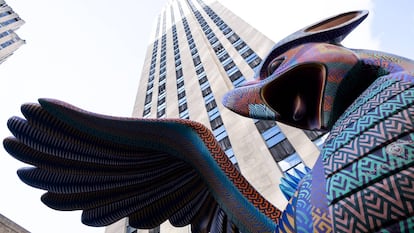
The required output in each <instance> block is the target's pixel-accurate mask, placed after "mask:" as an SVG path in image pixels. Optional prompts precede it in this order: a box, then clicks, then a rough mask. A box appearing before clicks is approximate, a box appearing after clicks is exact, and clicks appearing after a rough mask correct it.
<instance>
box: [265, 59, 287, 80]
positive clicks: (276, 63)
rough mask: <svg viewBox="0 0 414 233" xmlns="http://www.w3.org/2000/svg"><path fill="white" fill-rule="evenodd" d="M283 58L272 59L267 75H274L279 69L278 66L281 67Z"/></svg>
mask: <svg viewBox="0 0 414 233" xmlns="http://www.w3.org/2000/svg"><path fill="white" fill-rule="evenodd" d="M283 60H284V59H283V58H276V59H274V60H273V61H271V62H270V64H269V65H268V66H267V76H270V75H272V74H273V73H274V72H275V71H276V70H277V68H279V66H280V64H282V62H283Z"/></svg>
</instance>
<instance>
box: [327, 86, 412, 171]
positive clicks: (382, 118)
mask: <svg viewBox="0 0 414 233" xmlns="http://www.w3.org/2000/svg"><path fill="white" fill-rule="evenodd" d="M413 103H414V90H413V89H409V90H407V91H405V92H403V93H402V94H401V95H398V96H395V97H394V98H393V99H391V100H388V101H387V102H386V103H384V104H382V105H380V106H378V107H376V108H374V109H372V110H371V111H370V112H368V113H367V114H366V115H364V116H361V117H360V118H359V119H358V120H357V121H356V122H353V123H351V124H350V125H348V127H347V128H346V129H344V130H343V131H342V132H341V133H340V134H339V135H338V136H337V137H335V138H334V139H333V140H331V141H330V142H329V144H327V145H326V148H335V150H336V151H335V152H333V153H332V154H328V153H326V152H325V151H324V152H323V155H324V158H323V159H324V164H325V168H326V170H325V174H326V176H328V177H329V176H330V175H331V173H332V172H334V171H337V170H338V169H341V168H342V167H343V166H346V165H348V164H350V163H351V162H352V161H354V160H356V159H358V158H359V157H360V156H362V155H365V154H367V153H368V152H370V151H371V150H372V149H373V147H376V146H377V145H382V144H383V143H386V142H387V141H388V140H391V139H393V138H395V137H398V136H399V135H400V134H402V133H405V132H409V131H411V130H412V129H413V127H414V126H413V122H412V120H413V119H412V118H411V116H412V114H413V112H414V107H413V106H412V104H413ZM407 108H408V109H407Z"/></svg>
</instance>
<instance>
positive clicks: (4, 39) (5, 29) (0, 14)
mask: <svg viewBox="0 0 414 233" xmlns="http://www.w3.org/2000/svg"><path fill="white" fill-rule="evenodd" d="M22 24H24V21H23V20H22V19H21V18H20V17H19V16H18V15H17V14H16V13H15V12H14V11H13V9H12V8H11V7H10V6H8V5H7V4H6V2H5V1H4V0H0V63H3V62H4V61H5V60H6V59H7V58H8V57H9V56H11V55H12V54H13V52H14V51H16V50H17V49H18V48H19V47H20V46H21V45H23V44H24V43H25V42H24V40H22V39H20V37H19V36H18V35H17V34H16V33H15V32H14V31H15V30H17V29H18V28H19V27H20V26H21V25H22Z"/></svg>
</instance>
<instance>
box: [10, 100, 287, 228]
mask: <svg viewBox="0 0 414 233" xmlns="http://www.w3.org/2000/svg"><path fill="white" fill-rule="evenodd" d="M39 102H40V105H39V104H25V105H23V106H22V113H23V114H24V117H25V118H26V119H22V118H19V117H13V118H11V119H10V120H9V122H8V126H9V128H10V130H11V132H12V133H13V135H14V137H10V138H7V139H5V140H4V146H5V148H6V149H7V151H8V152H9V153H10V154H11V155H13V156H14V157H16V158H17V159H19V160H21V161H23V162H25V163H28V164H31V165H33V167H30V168H23V169H20V170H19V171H18V175H19V177H20V178H21V179H22V180H23V181H24V182H25V183H27V184H29V185H31V186H34V187H36V188H40V189H45V190H47V191H48V192H47V193H45V194H44V195H43V196H42V201H43V202H44V203H45V204H46V205H47V206H49V207H51V208H54V209H57V210H83V213H82V222H83V223H85V224H87V225H91V226H103V225H108V224H111V223H113V222H115V221H117V220H119V219H121V218H124V217H129V223H130V225H131V226H134V227H137V228H153V227H155V226H157V225H159V224H160V223H162V222H164V221H166V220H167V219H169V221H170V222H171V223H172V224H173V225H175V226H185V225H188V224H191V225H192V231H193V232H207V231H216V230H218V231H221V230H220V229H222V230H224V229H227V231H230V232H238V230H239V228H241V229H242V231H244V232H247V231H252V232H254V231H256V230H259V229H265V230H272V229H274V226H275V220H276V221H277V219H278V216H280V211H279V210H277V209H276V208H275V207H274V206H272V205H271V204H269V203H268V202H266V201H265V200H264V199H263V197H261V196H260V195H258V193H257V192H256V191H255V190H254V189H253V188H252V187H251V186H249V185H248V183H247V181H246V180H245V179H244V178H243V177H242V176H241V175H240V173H238V171H237V170H236V169H235V168H234V166H232V164H231V162H230V161H229V160H228V159H227V157H226V156H225V154H224V152H223V151H222V150H221V149H220V147H219V146H218V143H217V142H216V141H215V139H214V137H213V135H212V134H211V132H210V131H209V130H208V129H206V128H205V127H204V126H202V125H201V124H198V123H195V122H192V121H185V120H179V119H176V120H154V119H152V120H148V119H147V120H146V119H134V118H116V117H109V116H103V115H98V114H93V113H90V112H86V111H83V110H81V109H78V108H75V107H73V106H71V105H68V104H66V103H63V102H60V101H56V100H49V99H41V100H39ZM249 195H250V196H249ZM252 200H253V201H256V203H255V204H252ZM272 212H273V213H272Z"/></svg>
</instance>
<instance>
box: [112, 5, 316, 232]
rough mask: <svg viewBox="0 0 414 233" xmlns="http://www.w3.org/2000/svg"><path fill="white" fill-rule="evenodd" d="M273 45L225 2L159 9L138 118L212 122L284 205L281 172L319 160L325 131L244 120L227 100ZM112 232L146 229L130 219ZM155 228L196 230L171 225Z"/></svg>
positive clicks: (243, 166) (261, 187)
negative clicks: (130, 223)
mask: <svg viewBox="0 0 414 233" xmlns="http://www.w3.org/2000/svg"><path fill="white" fill-rule="evenodd" d="M273 45H274V42H273V41H271V40H270V39H268V38H267V37H266V36H264V35H263V34H262V33H260V32H259V31H257V30H256V29H254V28H253V27H251V26H250V25H248V24H247V23H246V22H244V21H243V20H242V19H240V18H239V17H238V16H236V15H235V14H233V13H232V12H231V11H229V10H228V9H226V8H225V7H224V6H223V5H221V4H220V3H218V2H217V1H213V2H209V3H207V2H204V1H202V0H175V1H172V2H170V3H169V4H168V5H167V6H166V7H165V8H164V10H163V11H162V12H161V14H160V15H159V17H158V19H157V24H156V29H155V37H154V41H153V42H152V43H151V44H150V45H149V46H148V50H147V54H146V58H145V61H144V66H143V69H142V75H141V80H140V85H139V89H138V93H137V97H136V102H135V106H134V111H133V116H134V117H143V118H186V119H191V120H194V121H198V122H201V123H203V124H204V125H206V126H208V127H210V129H211V130H212V131H213V133H214V135H215V137H216V139H217V140H218V141H219V143H220V145H221V147H222V148H223V150H224V151H225V152H226V154H227V156H228V157H229V158H230V160H231V161H232V162H233V163H234V164H235V165H236V166H237V167H238V168H239V169H240V171H241V172H242V174H243V175H244V176H245V177H246V178H247V179H248V180H249V181H250V182H251V184H252V185H253V186H254V187H255V188H256V189H257V190H258V191H259V192H260V193H262V195H263V196H265V197H266V198H267V199H268V200H269V201H270V202H272V203H273V204H274V205H276V206H277V207H279V208H281V209H284V207H285V205H286V203H287V201H286V199H285V198H284V196H283V195H282V193H281V192H280V191H279V187H278V186H279V182H280V178H281V177H282V176H284V175H285V174H286V173H290V174H292V175H296V172H295V169H297V170H302V171H303V170H304V168H305V166H308V167H312V166H313V164H314V162H315V160H316V157H317V155H318V153H319V150H318V143H319V140H320V137H319V136H320V135H319V134H316V133H312V132H304V131H302V130H298V129H295V128H292V127H289V126H286V125H283V124H279V123H276V122H273V121H262V120H260V121H257V120H252V119H248V118H244V117H241V116H239V115H237V114H235V113H233V112H231V111H229V110H227V109H226V108H225V107H224V106H223V105H222V104H221V99H222V97H223V95H224V94H225V93H226V92H227V91H229V90H231V89H233V88H234V87H235V86H237V85H240V84H242V83H244V82H246V81H249V80H251V79H253V78H254V73H255V69H256V68H257V67H258V66H259V64H260V63H261V61H262V58H264V57H265V56H266V55H267V53H268V52H269V51H270V49H271V48H272V46H273ZM106 232H107V233H121V232H122V233H123V232H127V233H131V232H141V230H136V229H133V228H131V227H128V224H127V220H122V221H120V222H118V223H115V224H113V225H111V226H109V227H108V228H107V229H106ZM142 232H148V230H147V231H142ZM149 232H188V229H176V228H175V229H174V228H172V227H171V226H169V225H168V223H165V224H162V225H161V226H160V228H157V229H152V230H149Z"/></svg>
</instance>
